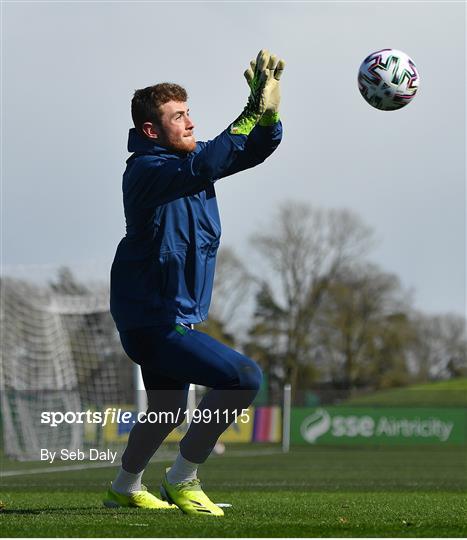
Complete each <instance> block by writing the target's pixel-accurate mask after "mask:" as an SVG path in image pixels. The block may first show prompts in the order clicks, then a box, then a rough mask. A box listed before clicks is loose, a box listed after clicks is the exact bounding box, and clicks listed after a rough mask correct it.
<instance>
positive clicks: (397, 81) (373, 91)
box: [358, 49, 419, 111]
mask: <svg viewBox="0 0 467 540" xmlns="http://www.w3.org/2000/svg"><path fill="white" fill-rule="evenodd" d="M418 82H419V76H418V71H417V68H416V67H415V64H414V62H413V60H412V59H411V58H409V57H408V56H407V55H406V54H405V53H404V52H402V51H397V50H396V49H381V50H380V51H376V52H374V53H372V54H370V55H369V56H367V57H366V58H365V60H363V62H362V65H361V66H360V69H359V70H358V88H359V90H360V93H361V94H362V96H363V97H364V99H365V100H366V101H367V102H368V103H369V104H370V105H372V106H373V107H375V108H376V109H381V110H382V111H395V110H397V109H400V108H402V107H405V106H406V105H407V103H410V102H411V101H412V99H413V98H414V97H415V94H416V93H417V90H418Z"/></svg>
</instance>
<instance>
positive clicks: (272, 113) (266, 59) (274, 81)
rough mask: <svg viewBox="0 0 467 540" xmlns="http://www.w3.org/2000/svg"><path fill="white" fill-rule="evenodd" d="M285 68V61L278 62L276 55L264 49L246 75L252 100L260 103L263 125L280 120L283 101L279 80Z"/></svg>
mask: <svg viewBox="0 0 467 540" xmlns="http://www.w3.org/2000/svg"><path fill="white" fill-rule="evenodd" d="M284 67H285V62H284V60H282V59H281V60H278V58H277V56H276V55H275V54H272V55H271V54H270V53H269V51H268V50H267V49H262V50H261V51H260V52H259V54H258V56H257V58H256V61H255V60H252V61H251V62H250V67H249V68H248V69H247V70H246V71H245V73H244V75H245V79H246V80H247V83H248V86H249V87H250V89H251V94H250V98H251V99H253V100H254V101H258V103H259V110H260V112H261V113H262V116H261V120H260V124H262V125H270V124H273V123H275V122H277V120H278V119H279V105H280V101H281V92H280V85H279V80H280V78H281V76H282V73H283V71H284Z"/></svg>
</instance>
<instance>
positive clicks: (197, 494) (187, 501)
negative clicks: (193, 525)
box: [161, 469, 224, 517]
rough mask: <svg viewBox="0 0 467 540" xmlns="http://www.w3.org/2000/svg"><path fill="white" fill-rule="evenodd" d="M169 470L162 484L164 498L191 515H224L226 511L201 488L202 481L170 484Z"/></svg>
mask: <svg viewBox="0 0 467 540" xmlns="http://www.w3.org/2000/svg"><path fill="white" fill-rule="evenodd" d="M167 471H169V469H167ZM167 471H166V475H165V478H164V480H163V481H162V485H161V496H162V498H163V499H166V500H167V501H169V502H171V503H174V504H176V505H177V506H178V507H179V508H180V510H181V511H182V512H184V513H185V514H188V515H189V516H218V517H219V516H223V515H224V511H223V510H222V508H219V507H218V506H217V505H216V504H214V503H213V502H212V501H211V499H210V498H209V497H208V496H207V495H206V493H204V491H203V490H202V488H201V482H200V481H199V480H198V479H197V478H196V479H195V480H188V481H187V482H180V483H179V484H169V482H168V481H167Z"/></svg>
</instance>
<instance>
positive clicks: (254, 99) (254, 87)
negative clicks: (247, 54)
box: [230, 49, 270, 135]
mask: <svg viewBox="0 0 467 540" xmlns="http://www.w3.org/2000/svg"><path fill="white" fill-rule="evenodd" d="M269 61H270V55H269V53H268V51H267V50H265V49H263V50H261V51H260V52H259V54H258V57H257V58H256V62H255V61H252V62H251V63H250V66H252V67H250V69H251V76H249V81H248V84H249V86H250V89H251V92H250V95H249V97H248V102H247V104H246V106H245V108H244V109H243V111H242V113H241V114H240V116H239V117H238V118H237V119H236V120H234V122H233V123H232V125H231V127H230V133H233V134H235V135H248V134H249V133H250V132H251V130H252V129H253V128H254V127H255V126H256V124H257V123H258V121H259V120H260V118H261V117H262V116H263V114H264V113H265V111H266V107H267V103H266V93H265V84H266V81H267V78H268V74H267V71H268V69H267V66H268V64H269ZM253 66H254V68H253ZM247 71H249V70H247ZM245 77H246V72H245ZM247 80H248V79H247Z"/></svg>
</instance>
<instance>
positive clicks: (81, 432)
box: [0, 269, 134, 460]
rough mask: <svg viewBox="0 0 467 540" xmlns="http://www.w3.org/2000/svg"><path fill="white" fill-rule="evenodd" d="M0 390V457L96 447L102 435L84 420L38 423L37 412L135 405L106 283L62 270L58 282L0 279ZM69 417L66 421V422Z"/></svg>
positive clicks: (36, 456) (35, 456)
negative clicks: (83, 281) (80, 280)
mask: <svg viewBox="0 0 467 540" xmlns="http://www.w3.org/2000/svg"><path fill="white" fill-rule="evenodd" d="M1 299H2V301H1V314H0V317H1V319H0V325H1V334H2V335H1V338H2V339H1V357H0V390H1V413H2V414H1V418H2V425H3V443H4V452H5V454H6V455H8V456H10V457H13V458H16V459H23V460H26V459H34V460H37V459H40V451H41V449H42V448H47V449H49V450H52V451H56V450H60V449H62V448H67V449H70V450H74V449H78V448H83V447H85V446H89V445H93V446H96V445H97V446H99V445H100V442H101V441H100V439H102V430H99V429H92V428H93V425H92V424H89V423H86V422H83V423H79V422H71V421H70V422H67V421H63V422H62V423H60V425H57V426H56V427H51V425H50V423H44V422H42V421H41V420H42V419H43V417H42V414H43V413H44V412H47V411H54V412H62V413H63V415H65V414H66V413H67V412H68V413H69V412H70V411H86V410H100V409H105V408H106V406H109V405H113V404H116V403H133V401H134V389H133V374H132V367H131V363H130V362H129V361H128V358H127V357H126V356H125V354H124V353H123V351H122V348H121V345H120V342H119V339H118V334H117V332H116V330H115V326H114V323H113V321H112V319H111V316H110V313H109V292H108V286H107V285H106V284H100V285H99V284H97V285H89V286H88V285H86V287H84V286H82V285H78V284H77V283H75V282H74V280H73V276H72V275H71V273H70V272H69V271H68V270H66V269H62V270H61V271H60V273H59V280H58V282H57V283H55V284H53V283H49V284H46V285H44V284H42V285H38V284H33V283H31V282H28V281H25V280H21V279H17V278H10V277H4V278H3V279H2V281H1ZM69 419H70V418H69Z"/></svg>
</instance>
